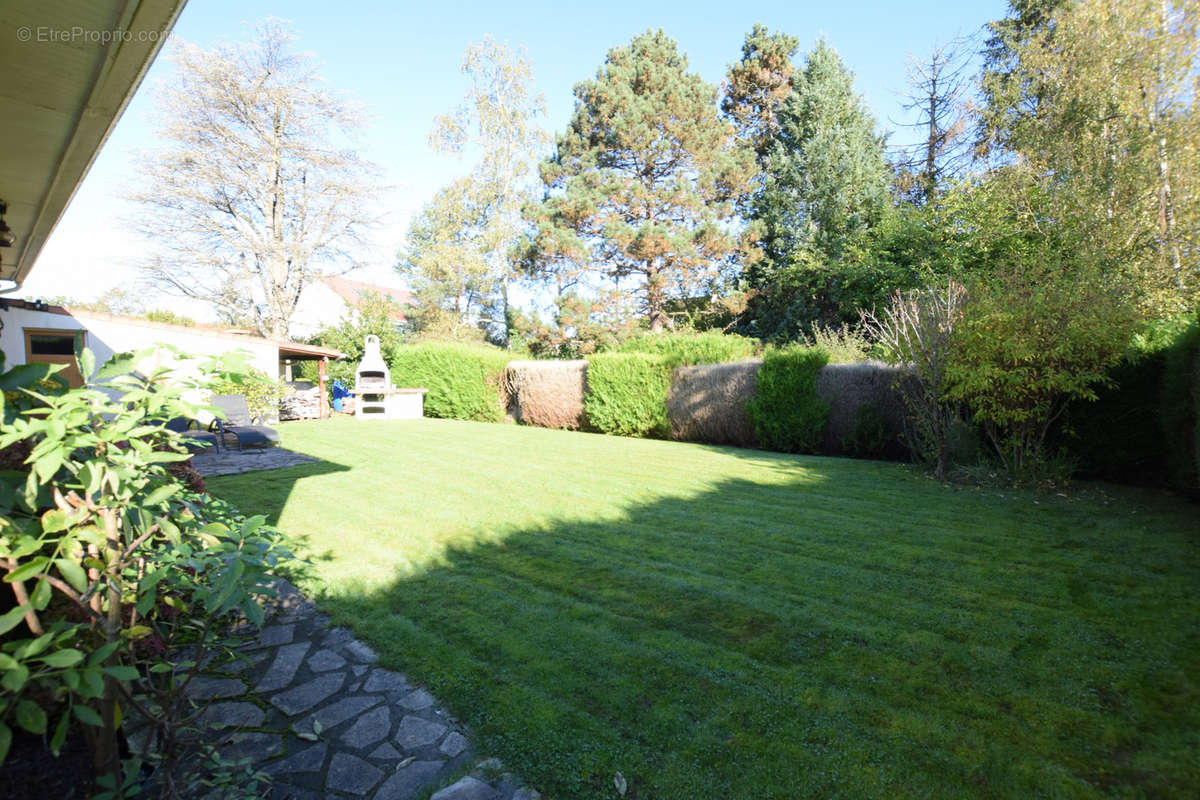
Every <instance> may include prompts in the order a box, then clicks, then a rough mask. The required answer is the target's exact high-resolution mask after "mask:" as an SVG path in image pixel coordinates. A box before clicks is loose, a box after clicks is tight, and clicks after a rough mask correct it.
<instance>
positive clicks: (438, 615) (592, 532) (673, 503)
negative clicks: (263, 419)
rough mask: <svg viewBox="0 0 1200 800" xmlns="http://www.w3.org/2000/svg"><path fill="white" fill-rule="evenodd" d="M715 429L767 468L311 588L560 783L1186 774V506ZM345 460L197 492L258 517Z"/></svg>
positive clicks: (1025, 785)
mask: <svg viewBox="0 0 1200 800" xmlns="http://www.w3.org/2000/svg"><path fill="white" fill-rule="evenodd" d="M719 449H721V450H722V451H728V452H731V453H735V454H737V455H739V457H743V458H750V459H754V460H760V461H763V462H765V463H766V464H767V465H768V466H769V467H770V468H771V471H772V474H773V475H774V477H775V478H778V481H777V482H772V483H769V484H767V483H759V482H754V481H750V480H726V481H724V482H721V483H719V484H718V485H716V486H715V487H713V488H711V489H710V490H708V491H704V492H702V493H700V494H699V495H697V496H689V497H666V498H661V499H657V500H654V501H651V502H646V503H643V504H640V505H635V506H633V507H632V508H629V509H628V510H627V511H626V513H624V514H623V515H622V516H620V517H619V518H616V519H603V520H586V519H584V520H569V519H564V520H558V521H551V522H548V523H546V524H544V525H538V526H535V527H529V528H527V529H515V530H507V529H502V530H496V529H489V528H488V527H487V526H486V525H485V526H481V527H480V528H479V530H477V531H475V532H474V533H473V534H472V535H470V536H464V537H463V538H462V539H460V540H459V541H460V542H464V543H465V544H459V545H454V544H452V545H451V546H450V548H449V549H447V550H444V551H442V553H443V556H442V557H441V558H440V559H439V560H433V561H431V562H428V563H425V564H424V565H423V566H422V568H420V569H418V570H416V571H415V572H414V573H413V574H412V575H406V576H403V577H399V576H398V577H396V578H395V579H394V580H392V581H390V582H385V584H384V585H382V586H380V587H378V588H374V589H370V590H364V589H362V588H361V587H358V586H356V585H355V584H354V583H353V582H352V581H351V582H349V583H345V584H340V585H326V586H325V587H324V588H325V596H324V597H323V598H322V600H321V605H322V607H323V609H324V610H327V611H329V612H331V613H332V614H333V616H334V617H335V620H336V621H338V622H340V623H345V624H350V625H352V626H353V627H354V628H355V630H356V632H357V633H358V634H359V635H361V636H362V637H364V638H365V639H366V640H367V641H369V642H371V644H372V645H374V646H375V647H376V648H377V649H378V650H379V651H380V652H381V654H382V657H383V661H384V663H386V664H388V665H389V666H393V667H396V668H399V669H402V670H404V671H406V672H408V673H409V674H410V676H412V677H414V678H415V679H417V680H419V681H422V682H424V683H426V684H427V685H428V686H429V687H430V688H431V689H432V690H433V691H434V693H435V694H436V695H437V696H438V697H439V698H440V699H441V700H443V701H444V702H445V703H447V704H448V705H449V706H450V707H451V708H452V709H453V711H454V712H455V713H456V714H457V715H459V716H460V717H461V718H462V719H464V720H466V721H467V722H468V723H470V725H472V726H473V728H474V729H475V731H476V733H477V736H478V737H479V739H480V740H481V744H482V747H483V750H485V751H487V752H490V753H494V754H496V755H498V756H500V757H501V758H502V759H503V761H504V763H505V765H506V767H507V768H509V769H512V770H514V771H515V772H517V773H518V774H519V775H520V776H521V777H522V778H524V779H526V780H528V781H529V782H530V783H532V785H534V786H536V787H537V788H538V789H539V790H541V791H542V792H544V793H546V794H548V795H550V796H553V797H560V798H571V797H578V798H584V797H610V796H615V795H614V788H613V787H614V776H615V774H616V773H617V772H620V773H621V774H622V776H623V777H624V779H625V781H626V782H627V783H628V786H629V790H628V793H627V795H626V796H627V797H637V798H643V799H644V798H650V797H653V798H681V799H682V798H689V799H690V798H701V797H729V798H734V797H744V798H751V797H752V798H768V797H777V798H793V797H818V796H819V797H833V796H853V797H857V796H889V797H890V796H914V797H916V796H920V797H928V796H961V795H965V794H978V795H985V796H1026V795H1037V794H1040V795H1059V794H1064V795H1078V794H1089V793H1100V792H1104V791H1116V792H1118V793H1120V792H1125V793H1132V794H1148V795H1164V794H1165V795H1170V794H1181V795H1187V794H1190V793H1192V792H1195V791H1198V790H1200V767H1197V765H1196V761H1195V759H1194V754H1195V752H1196V749H1195V748H1196V746H1197V743H1198V737H1200V734H1198V733H1197V731H1200V711H1198V709H1200V687H1198V685H1197V679H1196V676H1197V675H1200V641H1198V638H1197V636H1196V627H1195V620H1196V619H1197V618H1198V616H1200V601H1198V600H1197V597H1196V594H1195V591H1194V589H1195V586H1196V585H1197V584H1198V582H1200V565H1198V559H1197V557H1196V555H1197V554H1196V549H1195V546H1196V545H1195V540H1194V539H1193V538H1192V535H1191V534H1190V533H1189V531H1190V530H1191V527H1192V525H1193V523H1194V520H1191V518H1190V517H1189V516H1187V515H1188V514H1190V513H1191V512H1190V511H1189V510H1188V509H1187V508H1184V507H1183V506H1182V505H1181V506H1180V507H1175V506H1171V505H1167V506H1162V507H1158V508H1144V509H1140V510H1139V513H1138V514H1137V515H1136V516H1133V515H1131V514H1129V513H1127V511H1128V509H1121V510H1120V511H1119V512H1118V511H1117V510H1113V511H1112V512H1111V513H1100V512H1099V511H1098V510H1097V509H1096V508H1094V507H1092V506H1090V505H1087V504H1083V503H1071V502H1068V501H1061V502H1060V501H1058V500H1054V499H1047V498H1044V497H1043V498H1042V499H1041V501H1040V502H1037V503H1034V502H1033V500H1032V498H1034V497H1035V496H1033V495H1030V496H1028V497H1027V498H1025V500H1024V501H1022V502H1016V501H1014V500H1012V499H1011V498H1003V497H998V496H992V495H971V494H968V493H957V492H949V491H947V490H945V489H944V488H942V487H940V486H937V485H936V484H932V483H930V482H928V481H924V480H921V479H917V478H911V479H906V478H905V477H904V475H903V474H901V475H900V477H899V478H897V468H896V467H895V466H894V465H887V464H879V465H878V467H877V468H876V467H875V466H873V465H870V464H867V465H863V464H862V463H861V462H845V461H840V460H837V459H805V460H803V461H800V462H798V461H797V460H796V459H793V458H790V457H781V456H777V455H776V454H770V453H761V452H758V451H737V450H735V449H733V448H719ZM798 465H799V466H798ZM339 466H340V465H329V464H312V465H304V466H298V467H293V468H289V469H286V470H279V471H278V472H277V473H272V474H270V475H262V476H256V477H255V481H254V483H253V485H252V486H233V485H230V486H225V485H221V486H218V487H217V488H216V490H217V491H218V493H219V494H221V496H224V497H226V498H227V499H230V500H231V501H233V502H234V503H235V504H237V505H239V506H240V507H241V508H242V509H243V511H245V512H246V513H264V514H267V516H268V517H269V518H270V519H272V520H277V519H278V518H279V515H280V513H281V510H282V509H283V507H284V505H285V504H286V503H287V502H288V499H289V497H290V496H291V494H292V492H293V491H296V490H297V484H298V483H300V482H301V481H303V479H304V478H307V477H311V476H315V475H320V474H322V471H328V470H329V469H330V468H331V467H333V468H338V467H339ZM342 469H344V467H343V468H342ZM777 470H778V471H783V473H784V474H783V475H782V476H780V475H776V474H774V473H775V471H777ZM789 473H790V478H789V476H788V474H789ZM214 483H218V482H217V481H214ZM220 483H222V484H224V481H221V482H220ZM362 488H363V489H364V490H368V489H370V488H371V487H369V486H365V485H364V486H363V487H362ZM383 497H384V495H379V496H377V497H376V498H375V499H374V501H375V502H383V499H382V498H383ZM325 501H326V502H331V503H332V502H337V498H334V497H329V498H325ZM420 534H421V531H415V532H414V535H420ZM341 535H344V534H341ZM328 544H329V543H328V542H326V543H325V544H324V545H323V546H327V547H328ZM330 552H331V553H332V554H333V557H337V553H336V548H331V549H330ZM388 556H389V554H388V553H386V552H368V553H365V554H363V553H358V554H356V555H355V558H361V559H363V567H364V569H365V568H367V567H368V566H373V567H375V568H380V565H381V564H383V565H386V564H387V563H389V562H388V561H387V559H388ZM368 562H369V563H368Z"/></svg>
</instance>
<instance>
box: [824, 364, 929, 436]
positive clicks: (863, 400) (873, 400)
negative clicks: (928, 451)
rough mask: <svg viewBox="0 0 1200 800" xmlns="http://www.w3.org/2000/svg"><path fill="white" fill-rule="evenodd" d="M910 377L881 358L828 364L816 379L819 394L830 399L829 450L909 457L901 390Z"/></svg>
mask: <svg viewBox="0 0 1200 800" xmlns="http://www.w3.org/2000/svg"><path fill="white" fill-rule="evenodd" d="M905 379H911V378H910V377H909V372H908V371H907V370H905V369H904V368H903V367H896V366H892V365H889V364H885V363H883V362H882V361H864V362H861V363H858V364H829V365H827V366H826V367H825V368H824V369H822V370H821V375H820V377H819V378H818V379H817V396H818V397H820V398H821V399H823V400H825V401H826V402H827V403H829V421H828V423H827V424H826V425H825V443H824V452H825V453H827V454H828V455H851V456H859V457H864V458H905V457H907V455H908V451H907V449H906V448H905V447H904V444H903V442H904V420H905V417H906V415H907V411H906V409H905V406H904V399H903V397H902V396H901V394H900V391H899V390H898V389H897V388H896V385H897V383H898V382H899V381H901V380H905Z"/></svg>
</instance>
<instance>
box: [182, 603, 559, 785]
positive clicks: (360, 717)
mask: <svg viewBox="0 0 1200 800" xmlns="http://www.w3.org/2000/svg"><path fill="white" fill-rule="evenodd" d="M279 591H280V598H279V600H278V601H277V602H276V604H275V605H276V608H275V609H273V611H272V613H271V614H270V616H269V617H268V619H267V621H266V622H265V623H264V624H263V626H262V627H261V629H258V630H256V631H254V630H251V631H249V632H248V633H247V634H246V635H247V643H246V645H244V646H243V647H242V648H241V655H240V657H239V659H238V660H236V661H234V662H233V663H231V664H228V665H225V666H223V667H215V668H214V671H212V672H210V673H209V674H207V675H206V676H205V677H203V678H198V679H196V680H194V681H193V682H192V684H191V685H190V686H189V691H190V692H191V693H192V695H193V697H195V698H196V699H198V700H208V701H211V705H210V706H209V707H208V709H207V710H206V712H205V720H206V721H207V722H208V723H211V724H212V725H214V726H223V727H220V728H219V732H218V733H216V734H214V735H216V736H218V737H219V739H218V741H217V742H216V744H217V745H218V747H219V751H220V753H221V755H222V757H223V758H225V759H230V760H236V759H242V758H250V759H252V761H253V763H254V766H255V767H256V768H257V769H260V770H262V771H264V772H266V773H268V774H270V775H271V776H272V779H273V788H272V790H271V794H270V797H271V798H272V800H333V799H334V798H338V799H341V798H351V797H353V798H371V799H372V800H407V798H418V797H429V792H430V791H431V790H433V794H432V797H431V798H430V800H536V799H537V798H538V797H539V795H538V793H537V792H535V791H533V790H532V789H529V788H527V787H522V786H520V785H519V783H518V782H517V780H516V778H515V777H514V776H512V775H511V774H508V773H505V772H504V771H503V766H502V765H501V764H500V762H499V761H498V760H497V759H494V758H492V759H483V760H480V755H481V754H479V753H477V752H476V750H475V748H474V747H473V746H472V743H471V741H470V740H469V739H468V736H467V732H466V731H465V730H464V729H463V727H462V726H461V725H459V724H458V722H457V720H455V719H454V718H453V717H452V716H450V714H449V713H448V712H446V711H445V710H444V709H443V708H442V707H441V706H439V705H438V703H437V700H436V699H435V698H434V697H433V696H432V695H431V694H430V693H429V692H428V691H426V690H425V689H423V688H421V687H419V686H416V685H414V684H412V683H410V682H409V681H408V679H407V678H405V676H404V675H401V674H400V673H397V672H393V671H391V670H387V669H383V668H381V667H379V666H377V665H376V654H375V653H374V651H372V650H371V648H370V647H368V646H367V645H366V644H364V643H363V642H360V641H358V640H357V639H355V638H354V636H353V635H352V633H351V632H350V631H349V630H348V629H346V628H334V627H330V625H329V621H328V618H326V617H325V616H324V615H322V614H319V613H317V611H316V609H315V607H314V606H313V604H312V603H311V602H309V601H307V600H306V599H304V597H303V596H302V595H301V594H300V593H299V591H297V590H296V589H295V587H293V586H292V585H291V584H289V583H286V582H282V581H281V582H280V584H279Z"/></svg>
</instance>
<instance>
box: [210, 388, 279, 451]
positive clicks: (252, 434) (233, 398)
mask: <svg viewBox="0 0 1200 800" xmlns="http://www.w3.org/2000/svg"><path fill="white" fill-rule="evenodd" d="M208 402H209V405H212V406H215V407H217V408H219V409H221V410H222V411H224V412H225V419H221V418H220V417H217V418H216V419H215V420H213V423H212V425H210V426H209V429H210V430H211V429H212V427H213V426H216V428H217V435H218V436H219V437H220V439H221V441H222V442H224V441H225V435H226V434H230V435H232V436H233V438H234V440H235V441H236V442H237V446H238V450H241V449H243V448H244V447H245V445H248V444H249V445H262V446H267V445H272V444H279V433H278V432H277V431H276V430H275V429H274V428H269V427H267V426H266V425H255V424H254V420H255V419H256V418H255V417H252V416H251V415H250V407H249V406H247V405H246V395H244V394H214V395H213V396H212V397H211V398H209V401H208ZM259 421H260V422H261V421H262V420H261V419H259Z"/></svg>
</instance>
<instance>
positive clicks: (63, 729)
mask: <svg viewBox="0 0 1200 800" xmlns="http://www.w3.org/2000/svg"><path fill="white" fill-rule="evenodd" d="M70 721H71V715H70V714H68V713H66V712H63V714H62V716H60V717H59V718H58V725H56V726H54V736H53V737H51V739H50V752H51V753H54V755H55V756H57V755H58V753H59V751H60V750H62V746H63V742H65V741H66V740H67V730H68V729H69V728H70Z"/></svg>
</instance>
